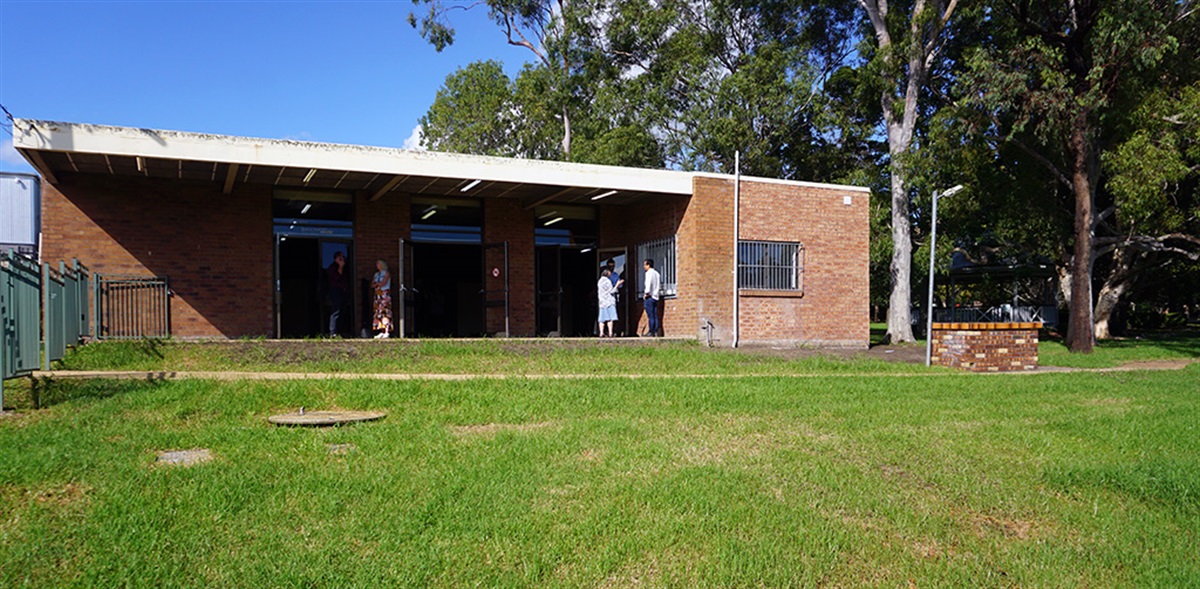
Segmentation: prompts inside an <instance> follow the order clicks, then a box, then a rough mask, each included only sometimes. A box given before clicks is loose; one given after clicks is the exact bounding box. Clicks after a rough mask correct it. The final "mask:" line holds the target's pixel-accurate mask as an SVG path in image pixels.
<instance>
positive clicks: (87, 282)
mask: <svg viewBox="0 0 1200 589" xmlns="http://www.w3.org/2000/svg"><path fill="white" fill-rule="evenodd" d="M91 279H92V276H91V272H90V271H89V270H88V268H87V267H86V266H84V265H83V264H80V263H79V260H73V261H72V264H71V266H67V265H66V264H65V263H63V262H59V265H58V269H57V270H55V269H52V268H51V267H50V265H49V264H42V265H41V267H40V268H39V267H38V263H37V261H35V260H32V259H30V258H27V257H25V256H22V255H19V254H15V253H12V252H4V253H2V254H0V411H2V410H3V408H4V379H8V378H13V377H16V376H22V375H25V374H29V373H30V372H33V371H34V370H37V369H38V367H39V360H40V365H41V368H43V369H45V370H49V369H50V362H52V361H54V360H60V359H62V357H63V355H64V354H65V353H66V350H67V347H68V346H72V345H75V344H77V343H79V342H80V341H81V340H83V338H85V337H88V336H90V335H91V334H90V333H89V326H90V325H91V323H90V322H89V312H88V309H89V301H88V295H89V293H91Z"/></svg>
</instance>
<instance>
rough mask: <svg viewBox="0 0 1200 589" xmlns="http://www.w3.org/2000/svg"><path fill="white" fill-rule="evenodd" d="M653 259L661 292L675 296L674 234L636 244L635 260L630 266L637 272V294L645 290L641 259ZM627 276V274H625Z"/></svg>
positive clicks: (644, 275)
mask: <svg viewBox="0 0 1200 589" xmlns="http://www.w3.org/2000/svg"><path fill="white" fill-rule="evenodd" d="M646 259H651V260H654V269H655V270H658V273H659V274H660V278H661V279H662V290H663V292H662V294H663V295H665V296H675V295H676V294H677V290H676V288H675V284H676V283H675V236H674V235H672V236H671V237H665V238H663V239H655V240H652V241H644V242H642V243H639V244H638V246H637V260H636V261H635V263H633V264H631V266H632V267H633V268H634V269H636V272H637V286H638V291H637V293H638V295H639V296H640V295H641V294H642V293H644V292H646V272H645V271H644V270H643V269H642V261H643V260H646ZM626 276H627V277H628V274H626Z"/></svg>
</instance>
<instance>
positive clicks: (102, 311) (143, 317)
mask: <svg viewBox="0 0 1200 589" xmlns="http://www.w3.org/2000/svg"><path fill="white" fill-rule="evenodd" d="M170 296H171V291H170V289H169V288H168V286H167V279H166V277H165V276H152V277H141V276H101V275H97V276H96V296H95V300H96V337H97V338H99V339H141V338H169V337H171V301H170Z"/></svg>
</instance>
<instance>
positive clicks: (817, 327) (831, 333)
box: [679, 176, 870, 348]
mask: <svg viewBox="0 0 1200 589" xmlns="http://www.w3.org/2000/svg"><path fill="white" fill-rule="evenodd" d="M740 192H741V194H740V206H739V209H740V215H739V216H740V219H739V224H740V232H741V235H740V238H741V239H751V240H767V241H786V242H799V243H802V244H803V245H804V248H805V271H804V290H803V293H792V292H783V293H764V292H754V291H742V292H741V294H740V296H739V303H738V305H739V310H738V317H739V320H738V333H739V339H740V341H742V342H745V343H753V342H764V343H765V342H780V343H803V344H814V345H824V346H843V347H863V348H865V347H867V345H868V344H869V342H870V326H869V323H868V321H869V306H868V302H869V282H868V281H869V264H870V259H869V251H868V247H869V241H868V240H869V237H868V236H869V219H868V208H867V205H868V200H869V199H868V198H867V195H866V193H864V192H861V191H854V190H846V189H839V188H835V187H821V186H802V185H795V184H787V183H780V182H764V181H753V180H745V179H743V180H742V185H741V191H740ZM846 197H849V199H850V203H849V204H846V203H845V198H846ZM693 212H694V213H695V215H694V217H693V216H692V214H693ZM693 221H694V223H693ZM683 226H684V228H685V230H684V231H681V239H680V246H679V248H680V254H679V256H680V262H681V264H683V269H686V270H687V271H688V273H689V278H688V279H687V281H686V282H685V281H684V279H683V278H682V277H681V283H685V284H686V286H687V287H688V292H696V293H700V294H699V296H698V298H697V300H696V311H697V313H698V317H697V324H698V323H699V320H700V319H704V318H707V319H708V320H710V321H712V322H713V323H714V326H715V330H714V332H715V336H716V338H717V339H719V340H720V341H722V342H729V341H730V340H731V339H732V336H733V333H732V327H733V312H732V307H733V301H732V288H733V287H732V280H733V278H732V275H731V273H732V268H733V181H732V180H729V179H724V178H710V177H703V176H702V177H697V178H696V180H695V196H694V197H693V199H692V204H691V206H690V207H689V217H688V218H685V220H684V224H683ZM684 237H686V243H685V240H684ZM680 293H681V295H680V296H681V298H682V297H683V295H684V285H683V284H681V287H680ZM699 336H700V337H703V333H700V334H699Z"/></svg>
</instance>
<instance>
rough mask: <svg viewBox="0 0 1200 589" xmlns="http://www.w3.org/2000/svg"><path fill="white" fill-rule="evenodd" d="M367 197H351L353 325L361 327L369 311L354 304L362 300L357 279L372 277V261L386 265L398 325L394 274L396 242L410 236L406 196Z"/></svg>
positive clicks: (373, 264)
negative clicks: (352, 215)
mask: <svg viewBox="0 0 1200 589" xmlns="http://www.w3.org/2000/svg"><path fill="white" fill-rule="evenodd" d="M369 197H370V194H368V193H365V192H363V193H359V194H357V195H356V196H355V198H354V267H355V271H356V275H357V277H358V278H359V279H360V280H358V281H357V283H356V284H355V285H354V288H355V296H354V301H355V304H354V309H355V313H356V315H357V318H356V319H357V320H356V321H355V323H354V324H355V325H361V324H362V314H363V313H367V314H370V313H371V312H372V310H371V309H369V308H368V309H362V308H361V307H362V305H360V304H359V303H358V301H361V300H362V297H363V294H362V292H361V290H359V289H361V288H362V280H361V279H365V280H367V281H368V284H369V281H370V280H371V278H372V277H373V276H375V260H380V259H382V260H383V261H385V262H387V265H388V270H389V271H390V272H391V274H392V289H393V291H392V298H393V299H394V301H395V302H393V306H392V317H393V318H394V319H395V320H396V321H397V325H399V321H400V307H399V303H398V301H399V296H400V292H399V288H400V277H399V276H397V274H396V273H397V272H398V271H399V268H400V260H399V256H400V240H401V239H408V238H409V236H410V234H411V230H410V228H411V223H409V217H410V216H411V214H412V208H411V206H410V197H409V195H408V194H404V193H399V192H393V193H389V194H385V195H383V196H382V197H380V198H379V199H378V200H375V201H372V200H370V198H369ZM368 288H369V286H368ZM368 319H369V318H368ZM368 322H369V321H368ZM392 335H393V336H396V335H397V334H395V333H393V334H392Z"/></svg>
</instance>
